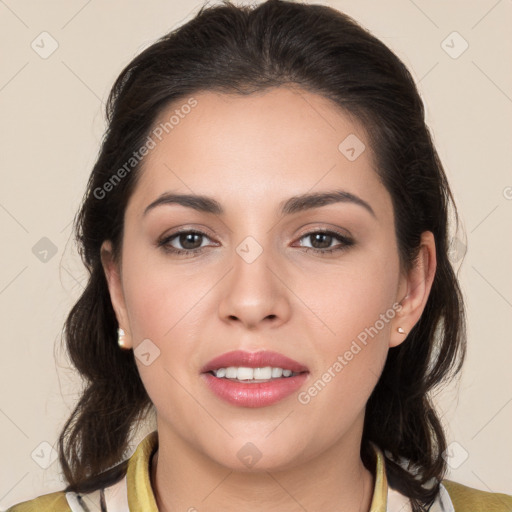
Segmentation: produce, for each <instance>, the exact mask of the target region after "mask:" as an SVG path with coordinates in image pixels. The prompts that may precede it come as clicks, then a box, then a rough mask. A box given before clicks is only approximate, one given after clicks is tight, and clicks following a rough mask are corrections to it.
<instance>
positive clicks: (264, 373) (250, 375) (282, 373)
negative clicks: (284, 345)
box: [213, 366, 298, 380]
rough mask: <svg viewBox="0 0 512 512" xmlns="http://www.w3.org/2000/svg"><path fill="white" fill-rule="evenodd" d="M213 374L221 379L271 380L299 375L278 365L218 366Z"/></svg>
mask: <svg viewBox="0 0 512 512" xmlns="http://www.w3.org/2000/svg"><path fill="white" fill-rule="evenodd" d="M213 374H214V375H215V377H217V378H219V379H221V378H226V379H238V380H270V379H279V378H281V377H291V376H293V375H298V374H297V373H294V372H292V371H291V370H288V369H283V368H277V367H276V368H273V367H271V366H265V367H264V368H247V367H245V366H239V367H237V366H230V367H228V368H218V369H217V370H213Z"/></svg>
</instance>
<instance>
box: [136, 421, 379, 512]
mask: <svg viewBox="0 0 512 512" xmlns="http://www.w3.org/2000/svg"><path fill="white" fill-rule="evenodd" d="M370 444H371V446H372V448H373V450H374V452H375V461H376V462H375V472H374V475H375V486H374V489H373V498H372V502H371V505H370V512H386V508H387V494H388V482H387V478H386V471H385V463H384V454H383V453H382V451H381V449H380V448H379V447H378V446H377V445H376V444H374V443H370ZM157 448H158V432H157V431H156V430H154V431H153V432H151V433H150V434H148V435H147V436H146V437H145V438H144V439H143V440H142V441H141V442H140V443H139V445H138V446H137V449H136V450H135V452H134V453H133V455H132V456H131V457H130V459H129V461H128V469H127V472H126V483H127V488H128V489H127V491H128V504H129V507H130V511H132V512H158V507H157V506H156V500H155V495H154V494H153V489H152V487H151V479H150V467H151V458H152V455H153V454H154V453H155V451H156V449H157Z"/></svg>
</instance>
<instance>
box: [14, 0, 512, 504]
mask: <svg viewBox="0 0 512 512" xmlns="http://www.w3.org/2000/svg"><path fill="white" fill-rule="evenodd" d="M107 114H108V121H109V126H108V130H107V133H106V136H105V139H104V142H103V146H102V149H101V153H100V155H99V158H98V161H97V163H96V165H95V167H94V169H93V172H92V174H91V177H90V180H89V184H88V187H87V192H86V195H85V199H84V202H83V204H82V207H81V210H80V212H79V214H78V216H77V218H76V233H77V238H78V241H79V244H80V249H81V254H82V257H83V260H84V263H85V265H86V266H87V268H88V270H89V272H90V278H89V282H88V285H87V288H86V289H85V291H84V293H83V295H82V296H81V297H80V299H79V301H78V302H77V304H76V305H75V306H74V308H73V309H72V311H71V313H70V315H69V317H68V319H67V322H66V341H67V347H68V350H69V353H70V356H71V358H72V360H73V362H74V364H75V366H76V368H77V369H78V371H79V372H80V373H81V374H82V375H83V376H84V378H85V379H86V382H87V387H86V388H85V390H84V392H83V395H82V398H81V400H80V401H79V403H78V405H77V407H76V409H75V411H74V412H73V414H72V416H71V417H70V418H69V420H68V422H67V423H66V425H65V427H64V429H63V431H62V433H61V436H60V439H59V450H60V453H59V456H60V462H61V465H62V468H63V472H64V476H65V478H66V480H67V482H68V485H67V487H66V489H65V490H63V491H61V492H57V493H51V494H47V495H44V496H41V497H39V498H36V499H34V500H31V501H29V502H25V503H23V504H19V505H17V506H14V507H12V508H11V510H13V511H16V512H19V511H27V510H38V511H40V510H52V511H61V510H62V511H64V510H65V511H68V510H73V511H75V510H108V511H109V512H112V511H125V510H131V511H135V510H137V511H138V510H144V511H146V510H147V511H156V510H160V511H178V510H179V511H189V512H192V511H196V510H197V511H201V512H203V511H218V510H224V511H229V510H244V511H249V512H252V511H261V510H265V511H273V510H276V511H277V510H279V511H281V512H282V511H284V512H288V511H295V510H308V511H316V510H323V511H340V510H343V511H345V512H352V511H354V512H355V511H369V510H371V511H386V510H388V511H398V510H401V511H406V510H410V511H415V512H416V511H420V510H430V511H438V512H439V511H453V510H455V511H457V512H458V511H460V510H462V511H464V510H471V511H472V512H473V511H477V510H485V511H490V510H510V507H511V506H512V497H511V496H507V495H504V494H493V493H485V492H481V491H477V490H475V489H470V488H468V487H465V486H463V485H460V484H457V483H455V482H451V481H448V480H445V479H444V476H445V473H446V461H445V458H446V448H447V443H446V439H445V434H444V432H443V428H442V425H441V423H440V419H439V417H438V415H437V413H436V411H435V409H434V408H433V406H432V403H431V399H430V393H431V391H432V390H433V389H435V388H436V386H438V385H439V384H440V383H441V382H444V381H445V380H447V379H448V378H449V377H450V376H452V375H455V374H456V373H457V372H458V371H459V370H460V368H461V365H462V362H463V359H464V353H465V321H464V307H463V300H462V297H461V293H460V289H459V285H458V282H457V278H456V276H455V274H454V272H453V269H452V266H451V264H450V261H449V259H448V236H449V230H448V228H449V226H448V214H449V211H450V206H451V205H452V204H453V198H452V195H451V192H450V188H449V185H448V183H447V181H446V176H445V174H444V171H443V168H442V166H441V163H440V161H439V159H438V156H437V153H436V151H435V148H434V146H433V143H432V140H431V138H430V135H429V131H428V129H427V127H426V125H425V121H424V110H423V105H422V102H421V99H420V97H419V95H418V92H417V90H416V87H415V85H414V82H413V80H412V78H411V76H410V74H409V72H408V71H407V70H406V68H405V67H404V65H403V64H402V63H401V62H400V61H399V60H398V58H397V57H396V56H395V55H394V54H393V53H392V52H391V51H390V50H389V49H388V48H387V47H386V46H384V45H383V44H382V43H381V42H380V41H378V40H377V39H375V38H374V37H373V36H371V35H370V34H369V33H368V32H366V31H365V30H364V29H362V28H361V27H360V26H358V25H357V24H356V23H355V22H354V21H353V20H351V19H350V18H348V17H347V16H345V15H343V14H341V13H339V12H337V11H335V10H333V9H331V8H328V7H325V6H318V5H302V4H295V3H291V2H285V1H280V0H269V1H268V2H265V3H262V4H260V5H259V6H257V7H235V6H234V5H231V4H229V3H226V4H225V5H222V6H217V7H212V8H203V9H202V10H201V12H199V14H198V15H197V16H196V17H195V18H194V19H193V20H191V21H190V22H188V23H187V24H185V25H184V26H182V27H181V28H179V29H177V30H176V31H174V32H172V33H170V34H169V35H167V36H165V37H163V38H162V39H161V40H159V41H158V42H156V43H155V44H153V45H152V46H151V47H149V48H148V49H146V50H145V51H144V52H143V53H142V54H141V55H139V56H138V57H137V58H136V59H134V61H133V62H131V63H130V64H129V65H128V66H127V67H126V69H125V70H124V71H123V72H122V73H121V76H120V77H119V78H118V80H117V81H116V83H115V85H114V87H113V90H112V92H111V95H110V98H109V102H108V107H107ZM454 214H455V218H456V209H455V208H454ZM153 410H154V411H156V420H157V429H156V431H154V432H152V433H151V434H150V435H148V436H147V437H146V438H145V439H144V440H143V441H142V442H141V443H140V444H139V446H138V447H137V449H136V451H135V453H134V454H133V455H132V456H131V457H129V458H128V459H127V457H126V455H127V451H128V448H129V441H130V439H131V436H132V435H133V432H134V430H135V428H136V427H137V425H139V424H140V422H141V420H143V419H144V418H146V417H147V414H148V413H149V412H151V411H153Z"/></svg>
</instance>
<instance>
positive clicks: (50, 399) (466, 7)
mask: <svg viewBox="0 0 512 512" xmlns="http://www.w3.org/2000/svg"><path fill="white" fill-rule="evenodd" d="M323 3H325V4H328V5H331V6H333V7H336V8H338V9H340V10H343V11H345V12H346V13H347V14H349V15H351V16H353V17H355V18H356V19H357V20H358V21H360V22H361V23H362V24H363V25H364V26H366V27H367V28H369V29H370V30H371V31H372V32H373V33H374V34H375V35H376V36H377V37H379V38H381V39H382V40H383V41H384V42H385V43H386V44H387V45H389V46H390V47H391V48H392V49H393V50H394V51H395V52H396V53H397V54H398V55H399V57H400V58H402V59H403V60H404V62H405V63H406V65H407V66H408V67H409V68H410V69H411V71H412V73H413V75H414V77H415V78H416V80H417V82H418V84H419V87H420V90H421V94H422V97H423V98H424V100H425V102H426V106H427V115H428V123H429V125H430V127H431V128H432V130H433V134H434V138H435V141H436V144H437V147H438V150H439V152H440V155H441V158H442V161H443V163H444V165H445V167H446V170H447V173H448V177H449V180H450V182H451V185H452V187H453V191H454V193H455V197H456V200H457V202H458V206H459V210H460V213H461V216H462V220H463V222H464V228H465V230H466V234H467V240H466V239H465V238H464V237H463V236H459V238H458V240H457V241H456V243H455V249H454V258H455V259H459V257H460V255H461V248H462V247H463V246H464V245H466V244H467V246H468V252H467V255H466V257H465V259H464V262H463V264H462V267H461V270H460V277H461V282H462V287H463V290H464V292H465V295H466V302H467V308H468V319H469V325H468V328H469V329H468V330H469V353H468V360H467V363H466V366H465V369H464V371H463V375H462V378H461V380H460V383H459V384H458V385H451V386H449V387H448V388H446V389H445V390H444V391H443V393H442V394H440V395H439V396H438V397H437V399H436V401H437V403H438V404H439V407H440V409H441V410H442V412H443V414H444V416H443V421H444V422H445V424H446V427H447V429H448V437H449V441H450V442H454V443H457V444H454V445H452V451H451V456H450V458H449V461H450V463H451V466H452V469H451V471H450V474H449V477H450V478H451V479H454V480H457V481H459V482H462V483H464V484H466V485H470V486H473V487H477V488H479V489H483V490H489V491H495V492H498V491H499V492H506V493H510V494H512V472H511V471H510V461H512V443H511V442H510V433H511V432H512V382H511V370H510V368H511V364H510V363H511V356H512V343H511V342H512V339H511V334H510V327H511V317H512V314H511V313H512V272H510V262H511V261H512V241H511V233H512V173H511V164H510V162H512V146H511V126H512V74H511V68H510V62H512V32H511V31H510V24H511V19H512V2H511V1H510V0H500V1H496V0H481V1H472V2H468V1H450V2H447V1H444V0H443V1H425V0H415V1H414V2H413V1H412V0H393V1H381V2H376V1H371V0H364V1H362V0H350V1H330V2H323ZM200 5H201V3H200V2H198V3H196V2H195V0H192V1H185V0H183V1H169V0H166V1H164V0H153V1H151V2H145V3H143V2H135V1H133V0H131V1H123V2H121V1H120V0H119V1H113V0H103V1H101V2H100V1H97V0H96V1H94V0H93V1H91V0H89V1H86V0H85V1H77V0H72V1H69V0H66V1H64V0H54V1H52V2H26V1H21V0H5V1H2V0H0V20H1V27H2V30H1V31H0V38H1V41H0V44H1V47H2V65H1V68H0V106H1V118H0V126H1V132H0V140H1V141H2V144H3V150H2V151H1V152H0V161H1V164H0V172H1V181H0V183H1V188H0V229H1V240H2V251H1V256H2V265H1V268H0V312H1V313H0V314H1V327H2V331H1V348H2V354H1V358H0V361H1V363H0V364H1V371H0V389H1V390H2V391H1V393H2V394H1V401H0V433H1V436H0V442H1V457H0V461H1V462H0V510H5V508H7V506H9V505H11V504H13V503H16V502H19V501H21V500H24V499H28V498H31V497H35V496H36V495H39V494H44V493H47V492H52V491H55V490H59V489H61V488H62V487H63V486H62V481H60V480H59V465H58V462H53V463H52V464H50V463H51V462H52V457H53V452H52V445H55V442H56V439H57V435H58V431H59V429H60V428H61V427H62V425H63V423H64V421H65V419H66V417H67V415H68V413H69V412H70V410H71V408H72V406H73V404H74V401H75V400H76V396H77V395H76V391H77V390H78V389H79V382H78V380H77V377H76V376H75V375H74V374H73V372H72V371H71V370H69V369H68V368H67V365H66V362H65V359H64V358H63V356H62V354H61V353H60V351H59V350H57V351H56V352H55V353H54V347H55V346H57V345H56V344H57V343H58V342H59V340H60V330H61V327H62V324H63V322H64V319H65V317H66V315H67V312H68V310H69V308H70V307H71V305H72V304H73V302H74V301H75V300H76V298H77V297H78V295H79V294H80V292H81V290H82V288H83V285H84V282H85V281H84V279H85V273H84V270H83V269H82V267H81V263H80V261H79V259H78V257H77V255H76V252H75V248H74V245H73V242H72V239H71V238H70V235H71V221H72V218H73V215H74V213H75V211H76V210H77V207H78V205H79V201H80V199H81V197H82V194H83V191H84V188H85V183H86V180H87V178H88V175H89V172H90V170H91V168H92V165H93V163H94V161H95V158H96V155H97V151H98V148H99V144H100V140H101V137H102V133H103V130H104V117H103V104H102V103H103V102H104V101H105V100H106V97H107V94H108V91H109V89H110V87H111V85H112V83H113V81H114V79H115V78H116V76H117V75H118V73H119V72H120V71H121V69H122V68H123V67H124V66H125V64H127V63H128V62H129V61H130V60H131V59H132V58H133V57H134V56H135V55H136V54H137V53H138V52H140V50H142V49H143V48H144V47H145V46H147V45H149V44H150V43H151V42H152V41H154V40H155V39H156V38H157V37H159V36H160V35H162V34H164V33H165V32H167V31H169V30H170V29H171V28H173V27H175V26H176V25H178V24H181V23H182V22H183V21H185V20H187V19H189V18H190V17H192V16H193V15H194V14H195V13H196V11H197V10H198V8H199V6H200ZM43 31H46V32H48V33H49V34H50V35H51V37H52V38H53V39H54V40H55V41H56V42H57V43H58V48H57V49H56V51H55V52H54V53H53V54H52V55H50V56H48V57H47V58H46V59H43V58H42V57H41V56H40V55H39V54H38V53H36V51H34V49H33V48H32V47H31V43H32V42H33V41H35V42H34V47H35V48H37V49H38V51H39V52H40V53H41V52H43V51H48V50H49V49H51V44H52V41H51V39H50V38H49V36H40V34H41V32H43ZM454 31H457V32H458V33H459V34H460V36H461V37H462V38H463V39H461V38H460V37H459V36H457V35H451V36H450V34H452V32H454ZM448 36H449V37H448ZM447 37H448V39H447ZM42 38H46V39H44V41H43V42H41V41H42ZM464 40H465V41H467V43H468V44H469V47H468V48H467V50H466V51H465V52H464V53H462V54H461V55H459V56H458V57H457V58H453V57H452V56H454V55H456V54H458V53H459V52H460V50H461V49H463V45H464ZM443 41H445V43H443ZM43 43H44V48H43ZM36 45H39V46H36ZM447 51H448V52H451V53H452V56H450V55H449V54H448V53H447ZM43 237H46V238H48V239H49V240H50V241H51V244H52V245H53V246H54V247H55V249H54V250H55V251H56V254H55V255H52V253H51V252H49V253H48V254H47V256H46V258H47V261H46V262H44V261H41V259H40V258H41V257H43V255H42V254H39V255H38V256H39V257H36V254H34V252H36V253H37V250H34V252H33V247H34V246H36V249H37V248H39V249H40V246H39V245H36V244H38V243H39V244H47V245H48V244H49V242H48V241H45V242H39V241H40V239H41V238H43ZM56 361H57V371H56ZM142 435H144V432H141V433H140V436H139V438H140V437H142ZM41 443H42V444H41ZM466 456H467V458H466ZM49 464H50V465H49ZM48 465H49V466H48ZM41 466H43V467H44V466H48V468H47V469H43V468H42V467H41Z"/></svg>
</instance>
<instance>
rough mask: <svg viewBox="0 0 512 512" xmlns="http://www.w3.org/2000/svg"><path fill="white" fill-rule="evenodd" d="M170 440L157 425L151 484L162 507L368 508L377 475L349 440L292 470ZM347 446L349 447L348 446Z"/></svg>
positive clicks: (209, 510) (357, 511) (207, 511)
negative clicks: (256, 466) (245, 464)
mask: <svg viewBox="0 0 512 512" xmlns="http://www.w3.org/2000/svg"><path fill="white" fill-rule="evenodd" d="M169 441H171V442H166V438H165V437H162V436H161V433H160V430H159V447H158V450H157V451H156V452H155V454H154V455H153V458H152V461H151V484H152V487H153V492H154V495H155V499H156V502H157V506H158V510H159V511H160V512H175V511H178V510H187V511H191V512H192V511H194V512H197V511H199V510H200V511H201V512H214V511H218V510H223V511H224V512H234V511H239V510H244V512H260V511H261V510H265V511H268V512H277V511H279V512H292V511H293V512H295V511H297V510H322V511H323V512H339V510H343V511H344V512H368V511H369V510H370V506H371V501H372V498H373V492H374V485H375V477H374V475H373V473H372V472H370V471H368V470H367V469H366V468H365V466H364V465H363V463H362V461H361V458H360V456H359V445H354V443H353V442H352V440H351V439H349V440H347V441H350V443H344V442H340V443H338V445H337V446H334V447H330V448H329V449H328V450H326V451H327V452H328V453H323V454H321V455H320V456H318V457H315V458H314V459H312V460H309V461H307V463H304V464H300V465H298V466H295V467H293V468H292V469H288V470H283V471H259V472H241V471H237V470H233V469H231V468H227V467H224V466H221V465H218V464H216V463H215V462H213V461H211V459H208V461H206V460H205V458H204V455H199V456H198V455H197V453H192V452H193V450H192V449H191V448H190V446H187V445H185V444H183V445H182V444H180V442H176V439H169ZM181 443H183V440H181ZM346 445H347V446H349V447H351V449H348V450H347V449H344V447H345V446H346ZM354 447H355V448H356V449H354Z"/></svg>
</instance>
